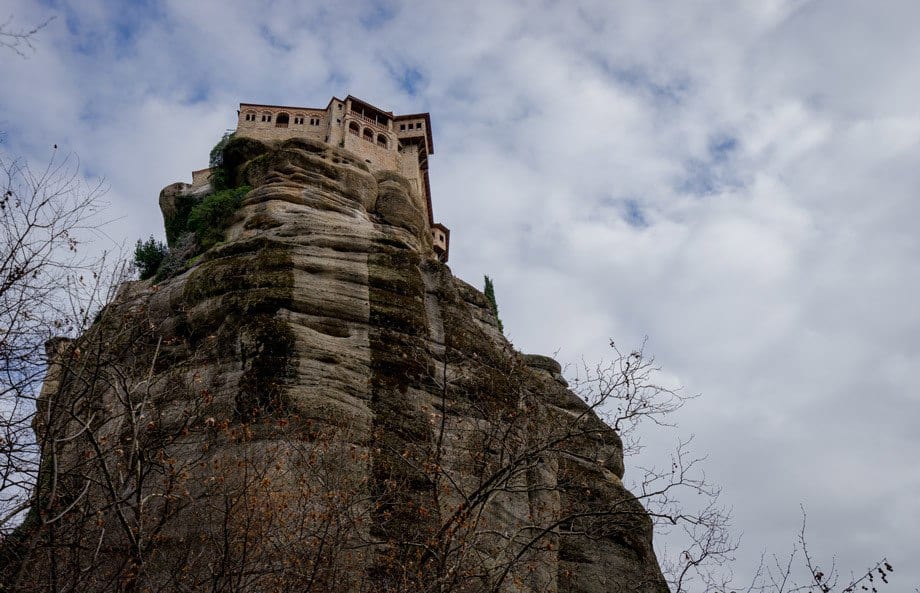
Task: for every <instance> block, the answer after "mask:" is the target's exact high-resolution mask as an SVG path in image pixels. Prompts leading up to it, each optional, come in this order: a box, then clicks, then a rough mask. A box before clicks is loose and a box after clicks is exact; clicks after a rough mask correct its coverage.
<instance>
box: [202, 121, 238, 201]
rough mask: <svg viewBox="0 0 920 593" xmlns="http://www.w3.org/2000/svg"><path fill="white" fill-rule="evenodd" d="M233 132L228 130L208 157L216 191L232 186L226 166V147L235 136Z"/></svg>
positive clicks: (212, 182)
mask: <svg viewBox="0 0 920 593" xmlns="http://www.w3.org/2000/svg"><path fill="white" fill-rule="evenodd" d="M233 134H234V133H233V132H226V133H224V135H223V136H221V139H220V140H218V142H217V144H215V145H214V148H212V149H211V155H210V158H209V159H208V166H209V167H210V168H211V177H210V180H211V187H212V188H214V191H220V190H224V189H228V188H229V187H230V176H229V175H228V173H227V170H226V167H224V148H226V147H227V144H228V143H229V142H230V139H231V138H233Z"/></svg>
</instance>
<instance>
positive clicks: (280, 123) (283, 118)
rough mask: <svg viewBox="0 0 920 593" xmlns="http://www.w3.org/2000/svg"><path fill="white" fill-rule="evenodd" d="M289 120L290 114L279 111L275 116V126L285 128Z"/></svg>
mask: <svg viewBox="0 0 920 593" xmlns="http://www.w3.org/2000/svg"><path fill="white" fill-rule="evenodd" d="M290 121H291V116H289V115H288V114H287V113H279V114H278V117H276V118H275V127H276V128H286V127H288V123H290Z"/></svg>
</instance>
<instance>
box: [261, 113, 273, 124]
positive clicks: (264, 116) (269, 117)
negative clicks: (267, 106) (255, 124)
mask: <svg viewBox="0 0 920 593" xmlns="http://www.w3.org/2000/svg"><path fill="white" fill-rule="evenodd" d="M271 120H272V114H271V113H263V114H262V121H268V122H270V121H271Z"/></svg>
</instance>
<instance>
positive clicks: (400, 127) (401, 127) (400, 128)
mask: <svg viewBox="0 0 920 593" xmlns="http://www.w3.org/2000/svg"><path fill="white" fill-rule="evenodd" d="M405 130H406V124H399V131H400V132H403V131H405Z"/></svg>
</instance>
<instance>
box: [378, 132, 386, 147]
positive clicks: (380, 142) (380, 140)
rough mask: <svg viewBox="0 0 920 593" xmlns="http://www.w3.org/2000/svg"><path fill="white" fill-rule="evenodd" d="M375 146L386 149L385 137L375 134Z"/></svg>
mask: <svg viewBox="0 0 920 593" xmlns="http://www.w3.org/2000/svg"><path fill="white" fill-rule="evenodd" d="M377 144H379V145H380V146H382V147H384V148H386V147H387V137H386V136H384V135H383V134H377Z"/></svg>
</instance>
